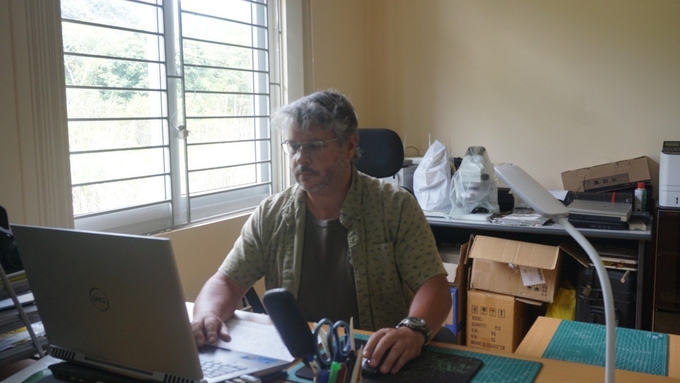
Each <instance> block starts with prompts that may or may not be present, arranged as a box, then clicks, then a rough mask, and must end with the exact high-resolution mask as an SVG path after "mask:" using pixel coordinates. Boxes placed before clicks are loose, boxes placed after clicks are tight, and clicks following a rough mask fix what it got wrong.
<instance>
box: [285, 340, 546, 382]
mask: <svg viewBox="0 0 680 383" xmlns="http://www.w3.org/2000/svg"><path fill="white" fill-rule="evenodd" d="M355 337H356V338H357V339H364V340H366V339H368V336H366V335H362V334H357V335H356V336H355ZM428 351H429V352H439V353H445V354H452V355H459V356H465V357H469V358H477V359H481V360H482V362H484V365H483V366H482V368H481V369H480V370H479V371H477V374H476V375H475V376H474V378H472V380H471V382H472V383H498V382H507V383H531V382H533V381H534V379H536V375H538V371H539V370H540V369H541V367H543V364H542V363H540V362H533V361H528V360H521V359H513V358H506V357H502V356H494V355H486V354H479V353H476V352H471V351H461V350H453V349H450V348H443V347H435V346H426V347H425V351H424V352H428ZM414 362H417V359H416V360H414ZM303 366H304V365H303V364H302V363H300V364H299V365H296V366H293V367H291V368H290V369H288V378H287V380H288V381H290V382H298V383H309V382H311V381H310V380H306V379H300V378H298V377H297V376H295V372H296V371H297V370H299V369H300V368H302V367H303ZM397 375H398V374H397ZM412 383H419V382H412Z"/></svg>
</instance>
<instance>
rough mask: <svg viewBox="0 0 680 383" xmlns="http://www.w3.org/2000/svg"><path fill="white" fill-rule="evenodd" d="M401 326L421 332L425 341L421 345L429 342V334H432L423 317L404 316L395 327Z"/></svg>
mask: <svg viewBox="0 0 680 383" xmlns="http://www.w3.org/2000/svg"><path fill="white" fill-rule="evenodd" d="M403 326H406V327H408V328H410V329H411V330H413V331H418V332H419V333H421V334H423V336H424V337H425V343H424V344H423V345H427V344H428V343H430V336H431V335H432V330H430V326H428V325H427V322H425V319H423V318H418V317H408V318H404V319H402V320H401V322H399V324H398V325H397V328H399V327H403Z"/></svg>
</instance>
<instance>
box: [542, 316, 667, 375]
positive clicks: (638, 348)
mask: <svg viewBox="0 0 680 383" xmlns="http://www.w3.org/2000/svg"><path fill="white" fill-rule="evenodd" d="M605 338H606V333H605V326H604V325H601V324H595V323H585V322H577V321H567V320H563V321H562V322H561V323H560V325H559V327H558V328H557V331H555V335H554V336H553V338H552V340H551V341H550V344H549V345H548V347H547V348H546V349H545V352H544V353H543V357H544V358H548V359H557V360H564V361H567V362H575V363H583V364H592V365H594V366H604V364H605V363H604V361H605V345H604V343H605ZM616 368H618V369H621V370H628V371H635V372H644V373H647V374H654V375H661V376H666V375H667V374H668V335H667V334H662V333H658V332H651V331H642V330H633V329H629V328H622V327H617V328H616Z"/></svg>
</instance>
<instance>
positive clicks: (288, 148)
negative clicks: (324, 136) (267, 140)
mask: <svg viewBox="0 0 680 383" xmlns="http://www.w3.org/2000/svg"><path fill="white" fill-rule="evenodd" d="M337 140H338V138H337V137H336V138H331V139H330V140H326V141H321V140H319V141H308V142H302V143H299V142H295V141H291V140H286V141H283V142H282V143H281V148H283V152H284V153H286V154H287V155H289V156H294V155H296V154H297V153H298V152H300V151H301V150H304V152H305V153H307V154H308V155H310V156H314V155H317V154H321V152H323V150H324V149H325V148H326V144H328V143H331V142H333V141H337Z"/></svg>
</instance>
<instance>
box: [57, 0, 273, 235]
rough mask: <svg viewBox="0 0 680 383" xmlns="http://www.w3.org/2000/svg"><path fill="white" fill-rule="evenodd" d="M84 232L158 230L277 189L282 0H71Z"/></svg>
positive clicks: (77, 202)
mask: <svg viewBox="0 0 680 383" xmlns="http://www.w3.org/2000/svg"><path fill="white" fill-rule="evenodd" d="M61 11H62V34H63V41H64V70H65V73H66V97H67V110H68V127H69V145H70V159H71V178H72V191H73V209H74V216H75V217H74V218H75V227H76V228H78V229H87V230H108V231H118V232H129V233H149V232H155V231H160V230H165V229H168V228H173V227H178V226H181V225H185V224H189V223H195V222H199V221H202V220H207V219H212V218H215V217H218V216H220V215H225V214H230V213H235V212H239V211H244V210H247V209H251V208H253V207H254V206H256V205H257V204H258V203H259V202H260V201H262V200H263V199H264V198H266V197H267V196H269V195H271V193H272V192H273V189H274V180H273V177H274V174H275V172H274V171H273V170H272V166H273V165H272V148H273V146H272V145H271V135H270V128H269V114H270V111H271V110H272V109H274V108H276V107H277V106H278V105H277V103H278V102H279V100H280V99H281V95H280V93H281V88H282V87H281V83H280V80H279V79H280V74H279V69H278V68H280V60H279V56H280V51H281V50H280V47H279V45H280V44H279V41H280V38H279V36H280V33H279V32H280V31H279V30H278V26H277V25H278V20H279V19H280V17H279V3H278V0H252V1H248V0H220V1H212V0H61Z"/></svg>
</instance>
